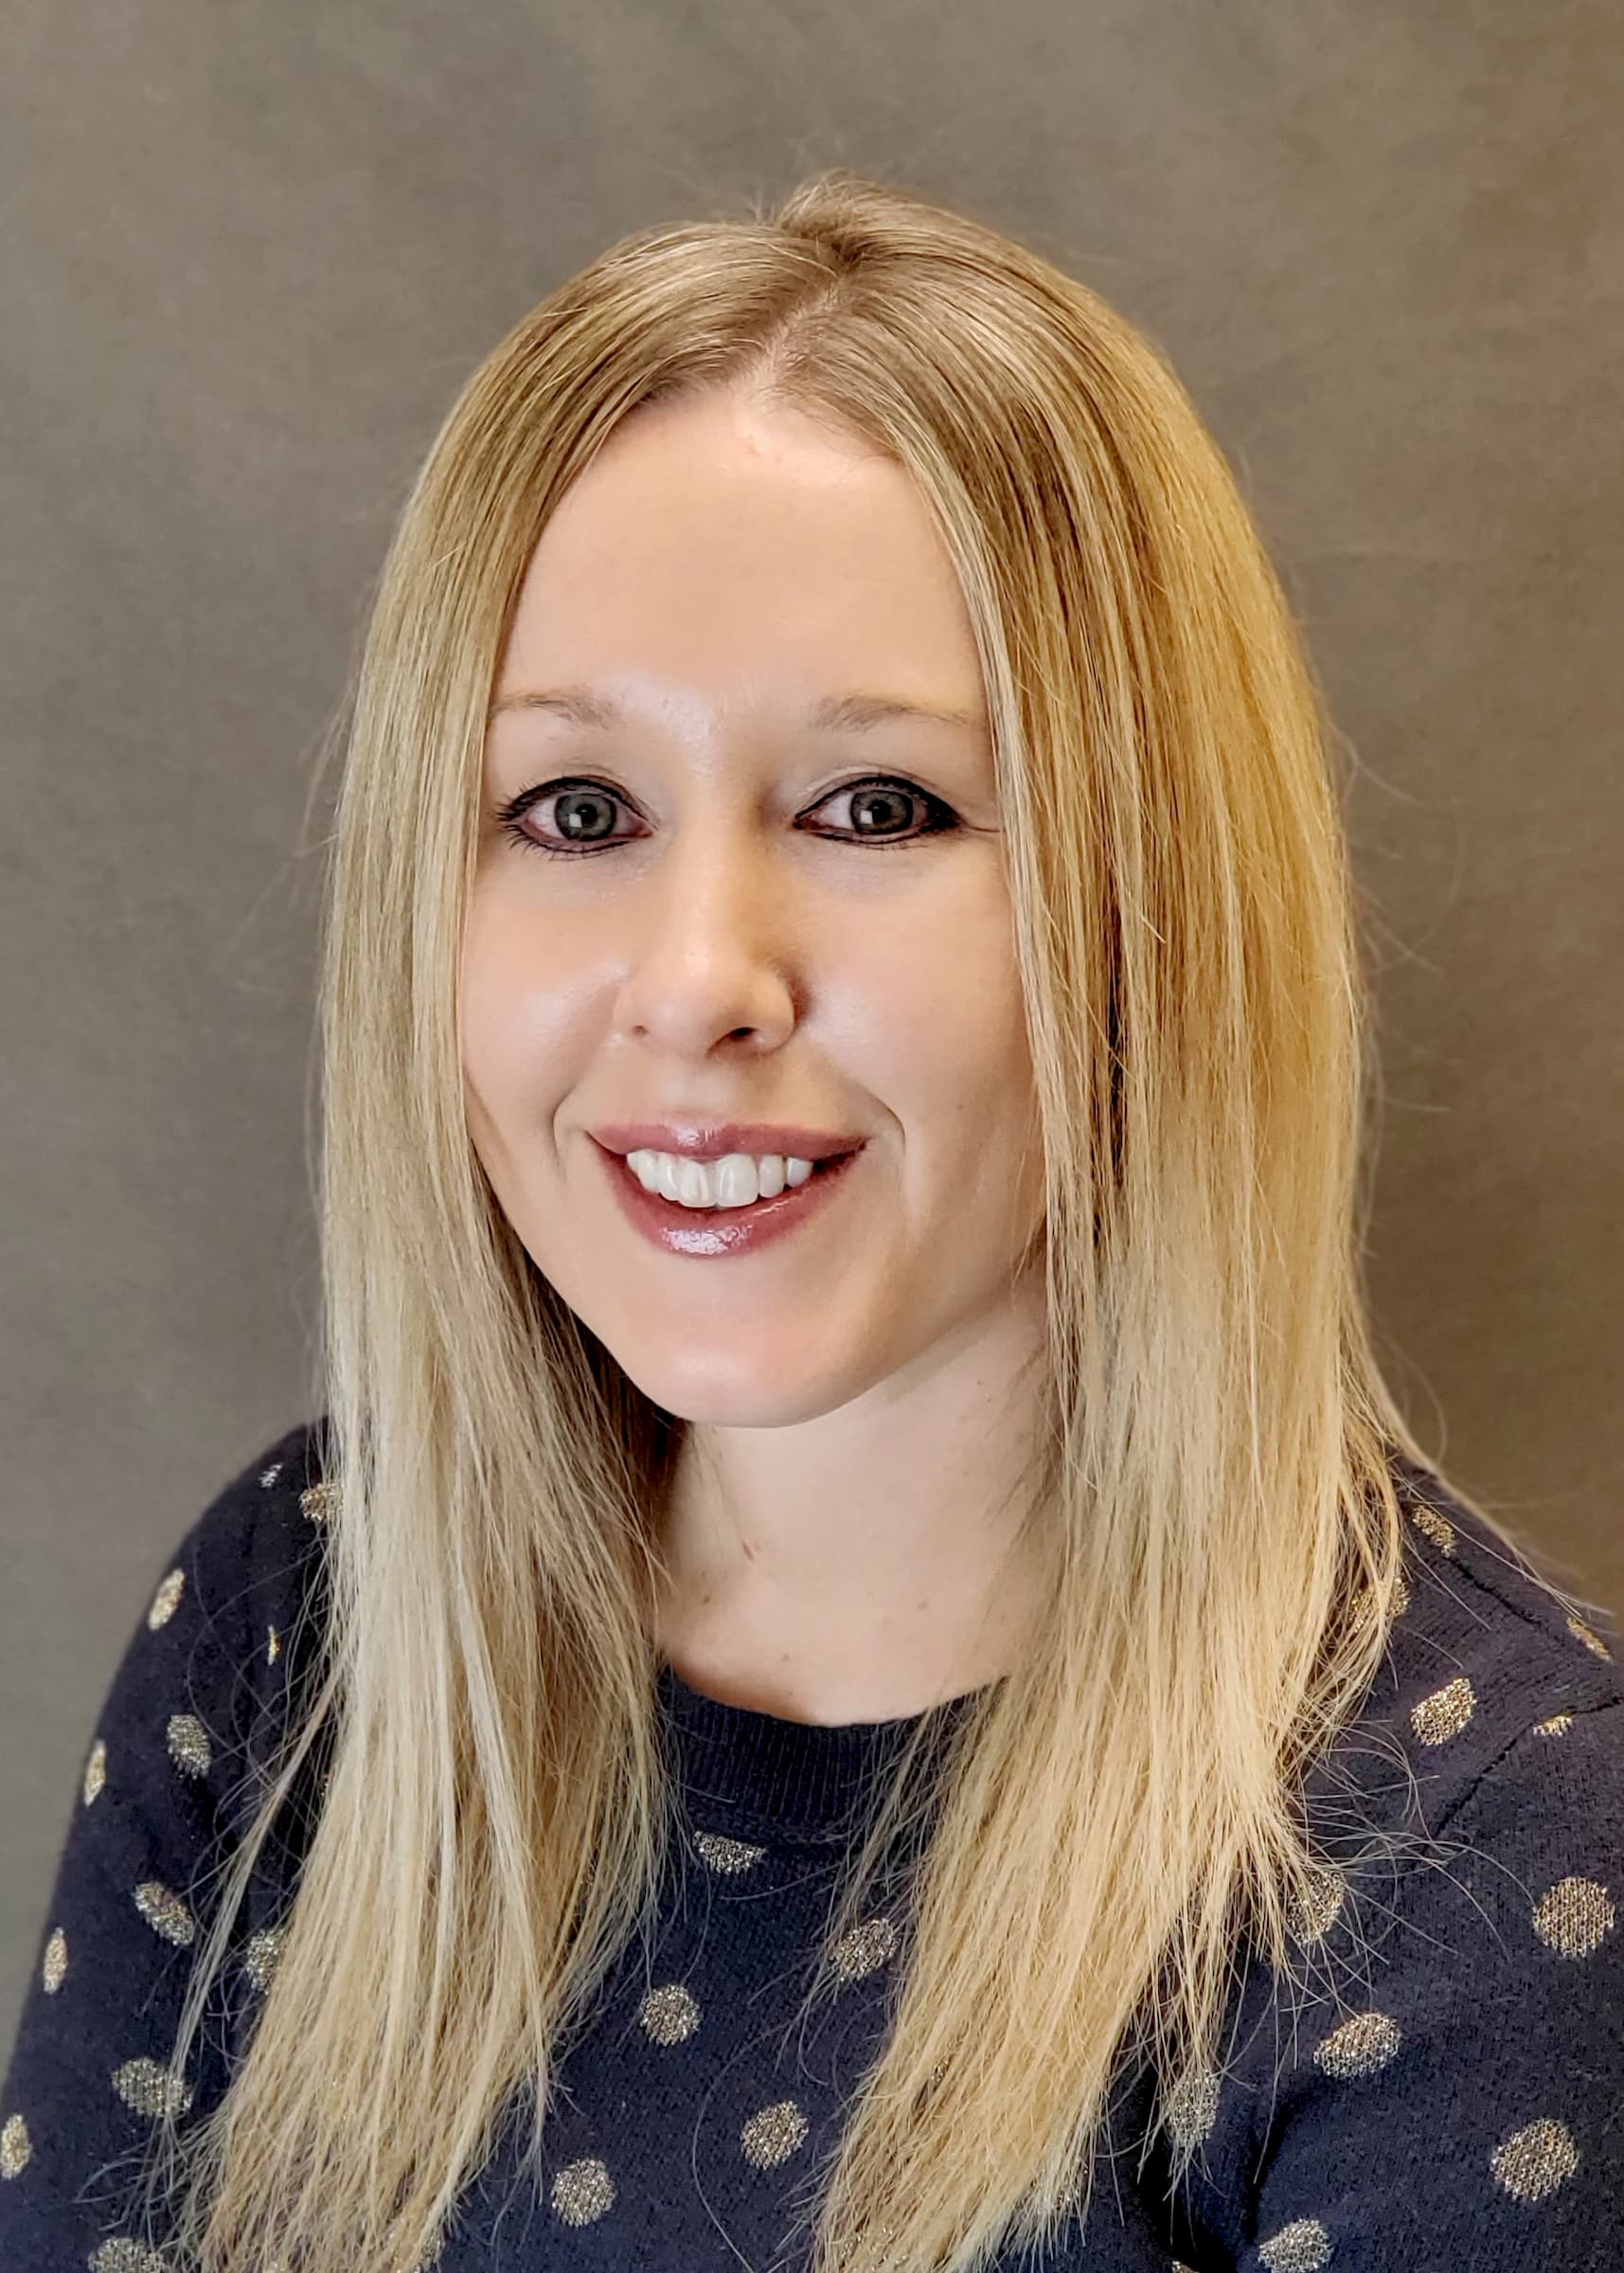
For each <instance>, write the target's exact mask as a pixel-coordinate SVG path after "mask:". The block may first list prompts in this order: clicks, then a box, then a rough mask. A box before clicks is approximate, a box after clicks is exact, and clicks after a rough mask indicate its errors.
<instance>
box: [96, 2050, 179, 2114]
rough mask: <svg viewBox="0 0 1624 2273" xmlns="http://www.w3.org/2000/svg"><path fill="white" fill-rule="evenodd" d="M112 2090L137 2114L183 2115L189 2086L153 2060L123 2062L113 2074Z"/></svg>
mask: <svg viewBox="0 0 1624 2273" xmlns="http://www.w3.org/2000/svg"><path fill="white" fill-rule="evenodd" d="M113 2088H114V2090H115V2091H116V2093H117V2094H118V2097H119V2098H120V2099H121V2100H122V2101H123V2103H124V2104H125V2106H126V2107H134V2110H135V2112H136V2114H137V2115H151V2116H159V2115H184V2114H185V2113H186V2111H187V2108H188V2107H189V2106H190V2105H191V2085H189V2084H187V2082H186V2081H185V2079H184V2078H183V2077H180V2076H175V2075H171V2074H170V2071H169V2069H168V2068H167V2067H162V2066H161V2065H160V2064H159V2062H157V2061H156V2060H126V2061H125V2063H124V2065H123V2067H116V2068H115V2069H114V2071H113Z"/></svg>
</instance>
